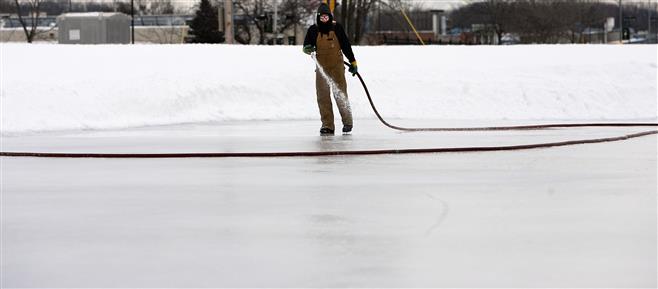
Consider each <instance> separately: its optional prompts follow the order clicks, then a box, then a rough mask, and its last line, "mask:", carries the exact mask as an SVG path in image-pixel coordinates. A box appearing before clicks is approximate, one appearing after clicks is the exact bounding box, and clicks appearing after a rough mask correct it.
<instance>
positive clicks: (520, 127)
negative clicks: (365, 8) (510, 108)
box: [343, 62, 658, 131]
mask: <svg viewBox="0 0 658 289" xmlns="http://www.w3.org/2000/svg"><path fill="white" fill-rule="evenodd" d="M343 63H344V64H345V65H346V66H348V67H349V66H350V64H349V63H347V62H343ZM356 76H357V77H358V78H359V81H360V82H361V86H362V87H363V90H364V91H365V93H366V96H367V97H368V101H369V102H370V107H372V111H373V112H375V115H377V118H378V119H379V121H380V122H381V123H382V124H384V125H385V126H387V127H390V128H392V129H395V130H401V131H488V130H534V129H546V128H567V127H629V126H651V127H658V123H646V122H639V123H638V122H634V123H631V122H621V123H620V122H606V123H552V124H532V125H513V126H484V127H424V128H418V127H413V128H409V127H401V126H396V125H392V124H390V123H388V122H387V121H386V120H384V118H383V117H382V115H381V114H380V113H379V111H378V110H377V107H376V106H375V103H374V102H373V100H372V97H371V96H370V91H368V86H367V85H366V83H365V81H363V77H361V74H360V73H358V72H357V73H356Z"/></svg>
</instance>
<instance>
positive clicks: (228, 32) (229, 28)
mask: <svg viewBox="0 0 658 289" xmlns="http://www.w3.org/2000/svg"><path fill="white" fill-rule="evenodd" d="M224 43H226V44H233V1H232V0H224Z"/></svg>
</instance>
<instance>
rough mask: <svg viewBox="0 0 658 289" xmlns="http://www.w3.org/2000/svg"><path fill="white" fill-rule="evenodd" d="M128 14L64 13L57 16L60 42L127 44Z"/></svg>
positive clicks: (128, 37)
mask: <svg viewBox="0 0 658 289" xmlns="http://www.w3.org/2000/svg"><path fill="white" fill-rule="evenodd" d="M130 22H131V18H130V16H128V15H126V14H123V13H104V12H88V13H66V14H62V15H60V16H58V17H57V27H58V39H59V43H60V44H104V43H115V44H128V43H130V34H131V32H130Z"/></svg>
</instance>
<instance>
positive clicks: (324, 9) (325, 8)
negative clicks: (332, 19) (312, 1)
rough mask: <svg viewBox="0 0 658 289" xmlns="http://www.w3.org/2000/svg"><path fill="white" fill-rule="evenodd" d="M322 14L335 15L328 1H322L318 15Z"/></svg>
mask: <svg viewBox="0 0 658 289" xmlns="http://www.w3.org/2000/svg"><path fill="white" fill-rule="evenodd" d="M322 14H329V16H333V15H331V9H329V5H327V3H324V2H322V3H320V6H319V7H318V15H317V16H320V15H322Z"/></svg>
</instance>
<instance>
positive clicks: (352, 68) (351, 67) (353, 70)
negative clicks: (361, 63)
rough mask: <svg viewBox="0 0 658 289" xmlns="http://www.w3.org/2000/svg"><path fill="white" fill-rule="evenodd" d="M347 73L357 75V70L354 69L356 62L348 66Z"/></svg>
mask: <svg viewBox="0 0 658 289" xmlns="http://www.w3.org/2000/svg"><path fill="white" fill-rule="evenodd" d="M349 72H350V73H351V74H352V76H354V75H356V74H357V73H359V69H358V68H357V67H356V60H355V61H352V63H351V64H350V68H349Z"/></svg>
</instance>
